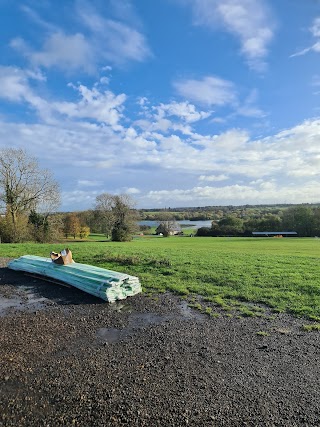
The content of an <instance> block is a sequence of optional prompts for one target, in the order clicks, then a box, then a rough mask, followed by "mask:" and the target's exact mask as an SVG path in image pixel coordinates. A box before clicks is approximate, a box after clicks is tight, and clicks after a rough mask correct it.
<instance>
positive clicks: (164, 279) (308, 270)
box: [0, 236, 320, 320]
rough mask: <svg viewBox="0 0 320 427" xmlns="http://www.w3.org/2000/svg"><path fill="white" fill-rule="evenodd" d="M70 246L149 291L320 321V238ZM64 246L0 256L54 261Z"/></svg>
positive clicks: (3, 250) (11, 249)
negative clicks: (264, 307)
mask: <svg viewBox="0 0 320 427" xmlns="http://www.w3.org/2000/svg"><path fill="white" fill-rule="evenodd" d="M95 239H96V241H90V242H71V241H70V242H68V247H69V248H70V249H71V250H72V252H73V255H74V259H75V261H78V262H82V263H87V264H93V265H97V266H100V267H104V268H109V269H113V270H118V271H122V272H126V273H128V274H132V275H136V276H139V278H140V281H141V283H142V285H143V288H144V290H145V291H147V292H165V291H171V292H175V293H179V294H180V295H187V296H188V295H192V294H195V295H201V296H202V297H203V299H204V300H205V301H210V302H213V303H214V304H216V305H219V306H220V307H222V308H224V309H225V310H226V311H228V310H230V309H234V308H236V309H238V310H239V311H240V313H241V314H242V315H244V316H252V315H261V314H262V311H261V308H260V305H261V304H265V305H267V306H269V307H271V308H272V309H273V310H274V311H277V312H291V313H293V314H295V315H297V316H306V317H307V318H309V319H313V320H316V319H319V318H320V258H319V249H320V239H297V238H290V239H272V238H269V239H267V238H264V239H259V238H184V237H170V238H157V237H153V236H150V237H147V236H146V237H141V238H136V239H134V240H133V241H132V242H127V243H116V242H103V241H99V239H98V236H96V237H95ZM63 247H64V244H33V243H30V244H2V245H0V256H5V257H18V256H20V255H25V254H34V255H40V256H49V253H50V252H51V251H52V250H53V251H60V250H61V249H62V248H63Z"/></svg>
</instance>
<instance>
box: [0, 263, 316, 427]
mask: <svg viewBox="0 0 320 427" xmlns="http://www.w3.org/2000/svg"><path fill="white" fill-rule="evenodd" d="M6 262H7V260H2V261H1V263H2V264H1V263H0V264H1V266H2V268H0V381H1V388H0V425H1V426H4V427H7V426H8V427H9V426H15V427H16V426H19V427H20V426H50V427H55V426H64V427H65V426H79V427H80V426H81V427H88V426H92V427H93V426H94V427H99V426H101V427H102V426H103V427H105V426H130V427H132V426H139V427H140V426H146V427H150V426H161V427H163V426H171V427H173V426H179V427H180V426H184V425H186V426H187V425H188V426H197V427H198V426H200V427H201V426H215V427H216V426H233V427H234V426H254V427H256V426H264V427H265V426H288V427H294V426H320V381H319V378H320V363H319V362H320V352H319V349H320V339H319V337H320V335H319V333H318V332H309V333H308V332H305V331H303V329H302V325H303V324H304V323H306V321H303V320H302V319H296V318H294V317H291V316H289V315H283V314H281V315H280V314H277V315H272V316H270V315H268V316H264V317H261V318H258V317H254V318H243V317H241V318H237V317H236V316H233V317H228V316H227V315H226V314H225V313H224V312H223V311H221V312H220V316H219V317H216V318H215V317H210V316H208V315H205V314H200V313H199V312H198V311H196V310H193V309H191V308H189V307H188V305H187V303H186V302H185V301H183V300H181V299H179V298H178V297H176V296H174V295H171V294H164V295H157V296H152V297H148V296H146V295H137V296H135V297H131V298H128V299H127V300H125V301H124V302H119V303H116V304H111V305H110V304H107V303H105V302H103V301H101V300H98V299H96V298H94V297H91V296H89V295H87V294H85V293H82V292H81V291H78V290H77V289H74V288H67V287H62V286H59V285H54V284H50V283H47V282H44V281H42V280H39V279H35V278H34V277H30V276H26V275H24V274H23V273H18V272H14V271H12V270H9V269H7V268H5V265H6ZM10 303H11V304H10ZM216 311H217V310H216Z"/></svg>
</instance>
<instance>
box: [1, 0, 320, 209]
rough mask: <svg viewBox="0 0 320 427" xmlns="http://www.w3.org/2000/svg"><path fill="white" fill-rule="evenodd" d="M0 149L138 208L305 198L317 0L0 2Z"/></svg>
mask: <svg viewBox="0 0 320 427" xmlns="http://www.w3.org/2000/svg"><path fill="white" fill-rule="evenodd" d="M0 11H1V13H0V27H1V44H0V88H1V90H0V149H1V148H6V147H11V148H24V149H26V151H27V153H28V154H29V155H30V156H33V157H36V158H37V159H38V161H39V165H40V167H41V168H47V169H49V170H51V171H52V172H53V174H54V177H55V179H56V181H57V182H58V183H59V186H60V190H61V196H62V203H61V206H60V210H61V211H79V210H85V209H91V208H93V207H94V205H95V200H96V197H97V196H98V195H100V194H102V193H105V192H107V193H111V194H129V195H131V196H132V198H133V200H134V201H135V203H136V206H137V207H138V208H158V207H159V208H168V207H186V206H209V205H211V206H212V205H243V204H277V203H314V202H320V180H319V178H320V103H319V101H320V1H319V0H91V1H89V0H42V1H41V2H40V1H39V0H0Z"/></svg>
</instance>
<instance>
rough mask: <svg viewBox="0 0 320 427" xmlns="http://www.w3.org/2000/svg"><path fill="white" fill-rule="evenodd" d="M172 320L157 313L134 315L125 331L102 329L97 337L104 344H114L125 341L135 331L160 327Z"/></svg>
mask: <svg viewBox="0 0 320 427" xmlns="http://www.w3.org/2000/svg"><path fill="white" fill-rule="evenodd" d="M170 318H172V317H171V316H160V315H158V314H155V313H134V314H130V316H129V325H128V326H127V327H126V328H123V329H117V328H100V329H98V330H97V337H98V338H99V339H101V340H103V341H104V342H107V343H113V342H118V341H121V340H125V339H126V338H128V337H130V336H131V335H132V334H133V333H134V332H135V331H137V330H139V329H142V328H144V327H145V326H148V325H152V324H153V325H154V324H156V325H159V324H160V323H163V322H165V321H166V320H169V319H170Z"/></svg>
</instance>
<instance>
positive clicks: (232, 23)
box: [189, 0, 275, 70]
mask: <svg viewBox="0 0 320 427" xmlns="http://www.w3.org/2000/svg"><path fill="white" fill-rule="evenodd" d="M189 4H191V5H192V9H193V14H194V22H195V24H197V25H205V26H207V27H209V28H210V29H213V30H215V29H219V28H222V29H223V30H224V31H227V32H229V33H230V34H232V35H234V36H235V37H236V38H237V39H238V40H239V41H240V44H241V53H242V54H243V55H244V56H245V58H246V59H247V61H248V63H249V65H250V66H251V67H252V68H254V69H258V70H261V69H263V68H264V66H265V63H264V60H265V57H266V56H267V54H268V46H269V44H270V42H271V40H272V38H273V34H274V28H275V23H274V20H273V18H272V16H271V13H270V11H269V9H268V8H267V4H266V2H265V1H263V0H241V2H239V0H191V1H189Z"/></svg>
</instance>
